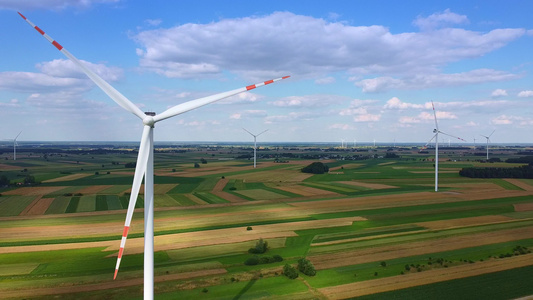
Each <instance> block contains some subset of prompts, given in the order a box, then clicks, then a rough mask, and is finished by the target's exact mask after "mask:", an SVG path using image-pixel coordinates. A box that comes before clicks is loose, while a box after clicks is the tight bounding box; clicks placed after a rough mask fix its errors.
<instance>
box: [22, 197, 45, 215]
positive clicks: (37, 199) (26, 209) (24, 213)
mask: <svg viewBox="0 0 533 300" xmlns="http://www.w3.org/2000/svg"><path fill="white" fill-rule="evenodd" d="M42 197H43V196H42V195H39V196H37V197H36V198H35V199H34V200H33V201H32V202H31V203H30V204H29V205H28V206H26V208H24V210H23V211H21V212H20V214H19V216H25V215H28V212H29V211H30V210H31V209H32V207H34V206H35V205H37V203H38V202H39V200H41V198H42Z"/></svg>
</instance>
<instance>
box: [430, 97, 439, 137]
mask: <svg viewBox="0 0 533 300" xmlns="http://www.w3.org/2000/svg"><path fill="white" fill-rule="evenodd" d="M431 107H433V116H434V117H435V129H437V130H439V124H437V112H435V105H434V104H433V101H431Z"/></svg>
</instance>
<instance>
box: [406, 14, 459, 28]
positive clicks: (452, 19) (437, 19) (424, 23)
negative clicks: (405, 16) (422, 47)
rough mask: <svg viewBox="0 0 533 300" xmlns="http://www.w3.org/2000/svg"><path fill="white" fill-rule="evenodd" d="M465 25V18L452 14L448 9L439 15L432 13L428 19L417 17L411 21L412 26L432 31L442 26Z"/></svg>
mask: <svg viewBox="0 0 533 300" xmlns="http://www.w3.org/2000/svg"><path fill="white" fill-rule="evenodd" d="M467 23H468V18H467V16H465V15H459V14H456V13H453V12H451V11H450V9H446V10H445V11H443V12H441V13H434V14H432V15H430V16H429V17H422V16H418V17H417V18H416V20H414V21H413V25H415V26H417V27H419V28H420V29H422V30H432V29H435V28H439V27H443V26H448V25H455V24H467Z"/></svg>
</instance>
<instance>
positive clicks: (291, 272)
mask: <svg viewBox="0 0 533 300" xmlns="http://www.w3.org/2000/svg"><path fill="white" fill-rule="evenodd" d="M283 275H285V276H287V277H289V279H295V278H298V272H297V271H296V269H295V268H294V267H293V266H291V265H289V264H286V265H285V266H284V267H283Z"/></svg>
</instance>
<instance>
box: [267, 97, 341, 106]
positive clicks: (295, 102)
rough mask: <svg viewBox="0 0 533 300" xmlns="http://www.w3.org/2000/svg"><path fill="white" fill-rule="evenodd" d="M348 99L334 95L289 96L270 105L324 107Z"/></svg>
mask: <svg viewBox="0 0 533 300" xmlns="http://www.w3.org/2000/svg"><path fill="white" fill-rule="evenodd" d="M347 101H348V98H347V97H344V96H336V95H320V94H318V95H306V96H290V97H285V98H282V99H279V100H276V101H272V102H270V104H272V105H274V106H277V107H324V106H330V105H333V104H337V103H342V102H347Z"/></svg>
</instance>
